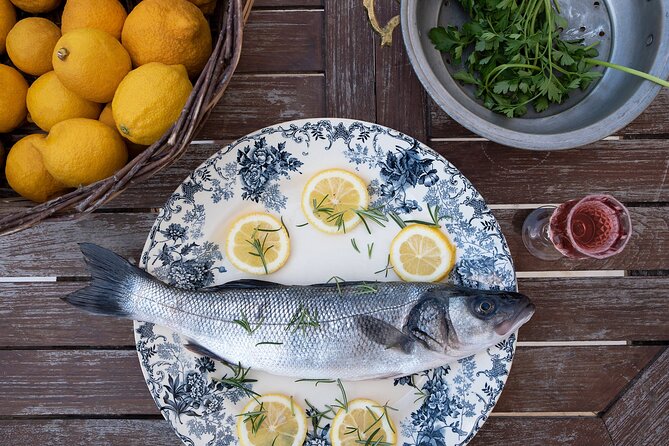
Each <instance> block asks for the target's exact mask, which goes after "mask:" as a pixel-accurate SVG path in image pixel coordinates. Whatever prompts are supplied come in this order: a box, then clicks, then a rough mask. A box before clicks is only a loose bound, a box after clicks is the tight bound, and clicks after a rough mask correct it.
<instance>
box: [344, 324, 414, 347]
mask: <svg viewBox="0 0 669 446" xmlns="http://www.w3.org/2000/svg"><path fill="white" fill-rule="evenodd" d="M356 324H357V325H358V327H359V328H360V329H361V330H362V332H363V333H364V334H365V335H366V336H367V337H368V338H369V339H371V340H372V341H374V342H376V343H377V344H381V345H383V346H384V347H386V348H389V349H397V350H400V351H401V352H404V353H407V354H408V353H412V352H413V350H414V348H415V346H416V340H415V339H413V338H412V337H411V336H409V335H408V334H406V333H404V332H403V331H401V330H399V329H398V328H397V327H395V326H393V325H391V324H389V323H388V322H385V321H382V320H381V319H377V318H375V317H372V316H366V315H364V316H358V317H357V318H356Z"/></svg>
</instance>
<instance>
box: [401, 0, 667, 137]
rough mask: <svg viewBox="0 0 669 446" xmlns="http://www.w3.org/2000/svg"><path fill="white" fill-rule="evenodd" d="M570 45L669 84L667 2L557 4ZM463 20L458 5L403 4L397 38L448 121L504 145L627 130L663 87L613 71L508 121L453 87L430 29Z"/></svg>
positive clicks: (577, 0)
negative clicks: (592, 48)
mask: <svg viewBox="0 0 669 446" xmlns="http://www.w3.org/2000/svg"><path fill="white" fill-rule="evenodd" d="M559 3H560V8H561V15H562V16H563V17H564V18H565V19H567V21H568V23H569V27H568V28H567V29H565V30H563V31H562V32H563V34H564V35H565V36H566V37H567V38H573V39H576V38H583V39H585V43H586V44H590V43H592V42H594V41H600V44H599V46H598V50H599V53H600V54H599V57H598V58H599V59H602V60H606V61H609V62H612V63H616V64H620V65H624V66H627V67H630V68H634V69H637V70H641V71H645V72H647V73H650V74H652V75H654V76H658V77H660V78H662V79H666V78H667V76H669V27H667V19H668V18H669V0H598V1H593V0H559ZM466 20H467V16H466V14H465V12H464V11H463V9H462V7H461V6H460V3H459V2H458V1H457V0H446V1H444V0H403V1H402V33H403V37H404V43H405V45H406V48H407V52H408V54H409V57H410V59H411V63H412V64H413V66H414V69H415V71H416V74H417V75H418V77H419V79H420V80H421V82H422V83H423V86H424V87H425V89H426V90H427V91H428V93H429V94H430V95H431V96H432V98H433V99H434V100H435V102H437V104H439V106H440V107H441V108H442V109H444V111H446V112H447V113H448V114H449V115H450V116H451V117H452V118H453V119H455V120H456V121H458V122H459V123H460V124H462V125H463V126H465V127H467V128H468V129H470V130H471V131H473V132H476V133H478V134H480V135H481V136H484V137H486V138H489V139H491V140H493V141H496V142H499V143H501V144H505V145H509V146H513V147H519V148H525V149H534V150H554V149H566V148H572V147H577V146H581V145H584V144H588V143H591V142H594V141H597V140H599V139H602V138H604V137H606V136H608V135H610V134H612V133H615V132H616V131H617V130H619V129H621V128H622V127H624V126H626V125H627V124H629V123H630V122H631V121H632V120H634V118H636V117H637V116H638V115H639V114H641V112H643V110H644V109H645V108H646V107H647V106H648V105H649V104H650V103H651V101H652V100H653V99H654V98H655V96H656V95H657V93H658V92H659V91H660V87H659V86H658V85H656V84H653V83H651V82H649V81H645V80H642V79H640V78H638V77H636V76H632V75H630V74H627V73H622V72H620V71H618V70H613V69H606V70H605V72H604V76H603V77H602V78H601V79H600V80H599V81H598V82H597V83H596V84H593V85H592V86H591V87H590V88H589V89H587V90H586V91H584V92H581V91H574V92H572V93H571V94H570V97H569V99H567V100H566V101H565V102H564V103H563V104H559V105H552V106H551V107H550V108H549V109H548V110H547V111H546V112H544V113H541V114H536V113H534V112H530V113H528V114H527V115H526V116H524V117H522V118H513V119H510V118H506V117H504V116H501V115H499V114H496V113H494V112H492V111H490V110H488V109H486V108H485V107H483V105H481V104H480V103H479V102H478V101H477V100H476V99H475V98H474V91H473V89H472V88H470V87H466V86H462V85H460V83H459V82H457V81H455V80H454V79H453V77H452V73H454V72H456V71H458V70H459V69H460V68H461V67H459V66H453V65H452V64H451V63H450V61H449V60H448V58H447V56H445V55H442V54H441V53H440V52H438V51H437V50H436V49H434V45H433V44H432V42H431V41H430V39H429V37H428V35H427V33H428V31H429V30H430V29H431V28H433V27H434V26H439V25H442V26H448V25H461V24H462V23H464V22H465V21H466Z"/></svg>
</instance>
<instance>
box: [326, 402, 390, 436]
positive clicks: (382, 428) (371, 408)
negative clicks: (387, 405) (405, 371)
mask: <svg viewBox="0 0 669 446" xmlns="http://www.w3.org/2000/svg"><path fill="white" fill-rule="evenodd" d="M396 432H397V430H396V429H395V425H394V424H393V422H392V420H391V419H390V416H389V411H388V410H387V409H384V408H383V407H382V406H381V405H380V404H379V403H377V402H375V401H372V400H366V399H357V400H353V401H349V403H348V410H345V409H339V412H337V415H335V417H334V419H333V420H332V428H331V429H330V440H331V441H332V446H360V445H361V444H383V445H395V444H397V434H396Z"/></svg>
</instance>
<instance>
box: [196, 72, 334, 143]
mask: <svg viewBox="0 0 669 446" xmlns="http://www.w3.org/2000/svg"><path fill="white" fill-rule="evenodd" d="M324 88H325V79H324V77H323V76H322V75H319V74H312V75H297V74H296V75H292V74H284V75H278V74H277V75H266V76H263V75H249V74H239V75H236V76H235V77H234V78H233V79H232V82H230V86H229V87H228V90H227V91H226V92H225V96H223V99H222V100H221V102H220V103H219V104H218V105H217V106H216V108H215V109H214V111H213V112H212V114H211V116H210V117H209V119H208V120H207V123H206V124H205V125H204V128H203V129H202V131H200V133H199V134H198V136H197V138H198V139H226V138H231V139H234V138H238V137H240V136H243V135H246V134H247V133H251V132H253V131H255V130H258V129H261V128H263V127H266V126H268V125H272V124H276V123H279V122H283V121H290V120H293V119H300V118H305V117H313V116H323V115H324V113H325V95H324Z"/></svg>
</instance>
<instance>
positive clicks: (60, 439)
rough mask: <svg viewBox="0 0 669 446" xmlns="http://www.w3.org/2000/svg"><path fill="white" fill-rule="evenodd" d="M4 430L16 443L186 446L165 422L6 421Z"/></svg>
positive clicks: (58, 445)
mask: <svg viewBox="0 0 669 446" xmlns="http://www.w3.org/2000/svg"><path fill="white" fill-rule="evenodd" d="M0 431H2V432H3V433H4V434H5V435H6V436H7V437H8V438H11V439H12V443H13V444H48V445H51V446H77V445H96V446H145V445H149V444H155V445H164V446H182V445H183V443H182V442H181V440H179V438H178V437H177V436H176V435H175V434H174V432H173V431H172V427H171V426H170V425H169V423H168V422H167V421H165V420H137V419H134V420H133V419H128V420H125V419H123V420H101V419H97V420H96V419H87V420H72V419H61V420H3V421H0Z"/></svg>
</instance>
